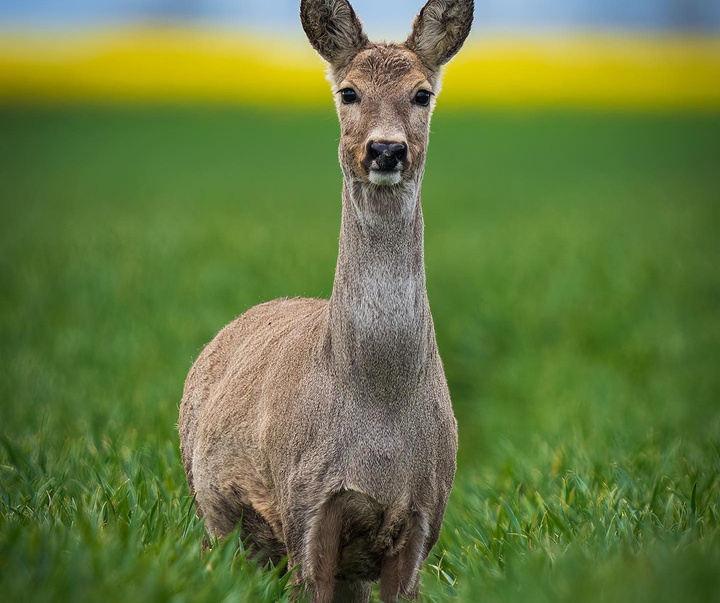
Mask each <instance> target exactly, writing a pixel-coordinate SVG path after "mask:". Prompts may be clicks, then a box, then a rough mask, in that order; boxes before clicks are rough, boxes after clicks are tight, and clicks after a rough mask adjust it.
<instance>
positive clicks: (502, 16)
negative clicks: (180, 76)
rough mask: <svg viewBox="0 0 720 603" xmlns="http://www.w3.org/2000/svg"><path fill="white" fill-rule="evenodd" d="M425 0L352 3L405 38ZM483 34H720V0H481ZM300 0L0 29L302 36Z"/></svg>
mask: <svg viewBox="0 0 720 603" xmlns="http://www.w3.org/2000/svg"><path fill="white" fill-rule="evenodd" d="M422 4H423V0H354V1H353V5H354V6H355V8H356V9H357V11H358V13H359V14H360V16H361V17H362V19H363V21H364V22H365V24H366V28H367V29H368V32H369V33H370V34H371V37H372V36H374V37H378V36H391V37H395V38H399V37H402V36H404V35H405V34H406V33H407V31H408V28H409V24H410V21H411V19H412V16H413V15H414V14H415V13H416V12H417V11H418V10H419V9H420V7H421V6H422ZM475 4H476V11H475V13H476V15H475V20H476V25H477V28H476V29H478V30H482V29H500V30H512V29H526V28H541V29H564V28H587V27H590V28H592V27H609V28H616V29H617V28H631V29H664V28H677V27H681V28H682V27H684V28H691V29H700V30H702V29H705V30H714V31H715V32H720V0H476V3H475ZM298 5H299V0H2V1H0V27H3V26H5V27H30V28H32V27H48V26H57V27H64V26H83V25H103V24H113V23H123V22H133V21H148V20H177V19H180V20H186V19H187V20H195V21H201V22H210V23H221V24H225V25H231V26H235V25H237V26H245V27H252V28H259V29H262V30H277V31H297V27H298V17H297V13H298Z"/></svg>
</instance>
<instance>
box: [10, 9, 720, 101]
mask: <svg viewBox="0 0 720 603" xmlns="http://www.w3.org/2000/svg"><path fill="white" fill-rule="evenodd" d="M297 4H298V3H297V2H294V1H290V0H274V1H272V2H253V1H251V0H234V1H233V0H176V1H171V0H105V1H102V2H90V1H87V0H69V1H67V2H53V1H51V0H29V1H21V0H6V1H5V2H3V3H2V5H0V100H2V99H5V100H13V99H14V100H29V101H35V102H38V101H43V100H52V99H59V100H67V99H96V100H97V99H101V100H105V101H107V100H110V101H112V100H118V99H121V100H134V101H137V100H141V101H147V100H153V101H157V100H161V101H166V100H173V101H176V102H177V101H180V102H182V101H196V100H201V101H224V102H242V103H255V104H266V103H272V102H278V100H277V97H278V95H281V94H282V90H283V89H285V88H287V87H288V86H292V87H293V88H294V93H293V95H294V98H295V101H296V102H302V103H306V104H308V103H309V104H314V103H315V104H316V103H318V102H322V101H323V100H325V99H326V98H327V96H326V89H325V84H324V82H323V81H322V77H321V76H320V75H318V69H317V66H318V64H319V60H318V59H317V58H316V57H315V56H314V55H313V53H312V51H311V50H310V48H309V47H308V45H307V43H306V42H305V41H304V39H303V36H302V30H301V28H300V26H299V19H298V6H297ZM355 5H356V8H357V10H358V12H359V13H360V14H361V15H362V19H363V21H364V23H365V25H366V28H367V30H368V32H369V34H370V36H371V38H376V39H378V38H381V39H382V38H388V39H395V40H402V39H404V38H405V37H406V35H407V33H408V32H409V24H410V22H411V20H412V17H413V16H414V14H416V12H417V11H418V10H419V8H420V5H421V2H414V1H411V0H403V1H396V2H378V1H374V0H358V1H357V2H356V3H355ZM718 32H720V2H717V1H716V0H637V1H634V2H621V1H616V0H603V1H600V2H598V1H593V0H575V1H571V0H544V1H542V0H512V1H502V0H489V1H487V2H477V3H476V11H475V28H474V32H473V35H472V40H471V42H472V43H471V44H470V45H469V47H468V48H467V49H466V50H465V52H463V54H462V55H460V57H459V58H458V60H457V61H456V62H455V63H454V64H453V67H452V68H451V69H450V71H449V77H450V78H451V81H452V85H450V86H448V87H447V88H448V90H449V92H448V94H447V97H448V100H447V102H448V103H450V104H465V105H467V104H470V105H477V104H485V105H496V106H497V105H507V104H512V105H518V104H531V105H537V104H545V105H547V104H551V105H552V104H558V103H561V104H584V105H595V106H597V105H600V106H608V105H611V106H616V107H627V106H638V105H640V106H708V105H712V106H717V105H718V104H720V75H719V74H720V44H719V43H718V40H717V34H718Z"/></svg>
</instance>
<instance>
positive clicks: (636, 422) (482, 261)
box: [0, 107, 720, 603]
mask: <svg viewBox="0 0 720 603" xmlns="http://www.w3.org/2000/svg"><path fill="white" fill-rule="evenodd" d="M433 130H434V133H433V138H432V143H431V150H430V157H429V164H428V171H427V176H426V180H425V187H424V210H425V215H426V258H427V263H428V282H429V295H430V300H431V304H432V307H433V316H434V319H435V325H436V330H437V333H438V339H439V345H440V349H441V353H442V354H443V358H444V361H445V366H446V372H447V376H448V380H449V383H450V389H451V392H452V394H453V401H454V405H455V409H456V414H457V417H458V421H459V424H460V456H459V470H458V476H457V480H456V485H455V488H454V490H453V494H452V496H451V499H450V504H449V507H448V511H447V515H446V520H445V524H444V529H443V533H442V535H441V539H440V542H439V543H438V546H437V547H436V549H435V550H434V552H433V554H432V555H431V557H430V558H429V560H428V562H427V564H426V567H425V569H424V572H423V588H422V596H421V599H422V600H423V601H477V600H483V601H498V602H503V601H548V602H550V601H553V602H554V601H578V600H579V601H608V602H612V601H624V600H628V601H629V600H632V601H678V600H682V601H703V602H704V601H712V600H720V595H719V594H718V593H720V577H719V576H718V572H717V568H718V567H720V526H719V520H720V403H719V402H720V400H719V394H720V371H718V370H717V359H718V358H719V357H720V305H718V300H720V271H718V268H717V267H718V262H719V261H720V238H718V236H717V232H718V228H719V227H720V205H719V204H718V202H719V201H720V197H719V196H718V191H719V190H720V177H719V176H718V172H717V165H718V160H719V159H720V117H718V115H716V114H689V113H688V114H662V115H661V114H654V115H649V114H648V115H643V114H621V113H593V112H551V111H548V112H542V113H538V114H532V113H517V112H515V113H503V112H472V111H465V112H455V113H453V112H444V111H443V109H442V107H441V108H440V109H439V113H438V115H437V116H436V118H435V120H434V122H433ZM0 131H2V133H3V135H2V140H3V143H2V144H1V145H0V208H1V210H2V216H3V218H2V220H0V363H1V364H2V367H3V368H2V372H1V373H0V592H2V593H3V599H4V600H6V601H59V600H73V601H78V602H80V601H97V600H107V601H136V600H147V601H172V602H173V603H180V602H182V601H204V600H208V601H210V600H212V601H248V602H257V601H275V600H286V599H287V592H286V591H285V588H284V587H285V584H286V581H287V577H286V576H283V572H282V569H283V568H277V569H274V570H270V571H268V570H264V569H261V568H257V567H255V566H254V565H253V564H252V563H251V562H248V561H247V560H246V559H245V556H244V552H243V547H242V543H239V542H238V539H237V538H229V539H228V540H227V541H225V542H223V543H219V544H218V545H217V546H216V547H215V548H214V549H213V550H212V551H210V552H204V553H203V552H201V545H202V539H203V537H204V531H203V527H202V524H201V522H199V521H198V520H197V519H196V518H195V517H194V513H193V509H192V501H191V500H190V498H189V496H188V491H187V486H186V484H185V477H184V473H183V471H182V468H181V465H180V461H179V453H178V441H177V434H176V429H175V423H176V421H177V406H178V402H179V399H180V394H181V390H182V383H183V379H184V377H185V374H186V373H187V370H188V369H189V366H190V363H191V361H192V359H193V358H194V357H195V356H196V355H197V353H198V351H199V349H200V348H201V346H202V345H203V344H204V343H206V342H207V341H208V340H209V339H211V338H212V337H213V335H214V334H215V333H216V332H217V330H218V329H219V328H220V327H221V326H223V325H224V324H226V323H227V322H228V321H229V320H230V319H232V318H233V317H234V316H235V315H237V314H238V313H240V312H241V311H242V310H243V309H245V308H247V307H248V306H250V305H253V304H255V303H258V302H260V301H262V300H267V299H271V298H273V297H278V296H283V295H312V296H327V295H328V294H329V292H330V290H331V286H332V276H333V269H334V263H335V254H336V250H337V249H336V247H337V231H338V226H339V209H340V208H339V170H338V168H337V165H336V158H335V151H334V147H335V145H336V141H337V136H338V134H337V125H336V123H335V118H334V116H333V115H332V113H331V112H330V110H329V109H328V111H325V112H314V111H307V112H304V113H298V114H286V115H283V114H281V113H279V112H262V111H249V110H243V109H229V108H227V109H219V108H215V109H203V108H194V109H179V108H175V109H172V110H168V109H161V108H157V109H141V108H135V109H122V108H116V109H112V108H105V109H102V110H100V109H80V108H75V109H72V108H66V109H44V110H39V109H23V108H7V107H6V108H4V109H2V110H0Z"/></svg>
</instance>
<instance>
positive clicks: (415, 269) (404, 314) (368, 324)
mask: <svg viewBox="0 0 720 603" xmlns="http://www.w3.org/2000/svg"><path fill="white" fill-rule="evenodd" d="M456 4H458V3H452V2H448V3H438V2H436V1H435V0H431V2H430V3H429V4H428V6H431V5H432V6H434V7H435V9H433V10H436V9H437V10H440V9H442V10H444V9H443V8H442V6H440V7H439V8H438V5H443V6H444V5H451V6H450V8H448V9H447V10H451V9H452V10H454V9H456V8H457V7H456ZM464 4H469V5H471V4H472V3H471V2H469V3H464ZM424 11H427V7H426V8H425V9H424ZM301 14H302V15H303V25H304V27H305V30H306V32H307V33H308V37H309V38H310V42H311V43H312V45H313V46H314V47H315V48H316V49H317V50H318V52H320V53H321V54H322V55H323V56H324V57H325V58H327V59H328V60H329V61H330V72H329V75H330V80H331V83H332V86H333V91H334V92H335V93H337V92H338V91H340V90H343V89H347V88H351V89H352V90H354V91H355V92H356V94H357V99H356V101H354V102H351V103H345V102H343V100H342V97H341V95H339V94H336V95H335V97H336V106H337V111H338V115H339V118H340V125H341V133H342V134H341V139H340V148H339V158H340V164H341V167H342V171H343V191H342V201H343V204H342V223H341V229H340V245H339V253H338V263H337V268H336V273H335V283H334V286H333V292H332V295H331V297H330V300H328V301H326V300H316V299H280V300H275V301H272V302H268V303H265V304H261V305H259V306H255V307H254V308H251V309H250V310H248V311H247V312H245V313H244V314H243V315H242V316H240V317H239V318H238V319H236V320H235V321H234V322H232V323H231V324H229V325H228V326H227V327H225V328H224V329H223V330H222V331H220V333H219V334H218V335H217V336H216V337H215V339H214V340H213V341H212V342H210V343H209V344H208V345H207V347H206V348H205V349H204V350H203V352H202V353H201V354H200V356H199V358H198V359H197V361H196V362H195V364H194V365H193V367H192V369H191V370H190V373H189V375H188V377H187V380H186V383H185V390H184V394H183V400H182V404H181V407H180V421H179V429H180V441H181V449H182V458H183V463H184V466H185V470H186V473H187V477H188V483H189V485H190V489H191V491H192V492H193V493H194V494H195V496H196V503H197V508H198V513H199V514H201V515H203V516H204V517H205V520H206V525H207V527H208V529H209V530H210V531H211V532H212V533H214V534H216V535H219V536H224V535H225V534H227V533H229V532H230V531H232V530H233V529H234V528H235V527H236V526H237V525H238V524H239V523H241V524H242V533H243V537H245V538H248V539H249V541H250V542H251V543H252V545H253V547H254V549H255V551H256V553H257V555H259V556H260V557H261V558H262V559H271V560H273V561H275V562H277V561H279V560H280V558H281V557H282V556H284V555H288V556H289V563H290V566H298V571H297V572H296V576H297V577H298V579H299V580H303V581H304V582H305V584H306V586H307V588H308V590H309V592H310V593H311V594H312V597H313V601H314V602H315V603H325V602H328V603H329V602H331V601H337V602H341V601H342V602H349V603H353V602H363V603H365V602H367V601H368V600H369V597H370V589H371V585H372V582H373V581H376V580H378V579H379V580H380V581H381V596H382V599H383V601H385V602H389V601H394V600H396V599H397V598H398V597H407V598H414V597H416V595H417V588H418V569H419V568H420V566H421V564H422V562H423V560H424V559H425V558H426V557H427V555H428V553H429V551H430V549H431V547H432V546H433V544H434V543H435V542H436V540H437V538H438V535H439V532H440V526H441V523H442V517H443V513H444V510H445V504H446V501H447V498H448V495H449V493H450V489H451V487H452V482H453V478H454V474H455V457H456V452H457V427H456V423H455V418H454V416H453V412H452V406H451V403H450V396H449V392H448V388H447V383H446V380H445V375H444V372H443V367H442V363H441V360H440V356H439V353H438V349H437V344H436V341H435V332H434V328H433V323H432V317H431V315H430V306H429V303H428V299H427V293H426V287H425V265H424V259H423V219H422V209H421V204H420V184H421V181H422V176H423V171H424V165H425V154H426V149H427V143H428V133H429V127H430V115H431V113H432V109H433V106H434V97H433V100H432V102H430V103H429V105H427V106H425V105H421V104H419V103H417V102H415V100H414V99H415V98H416V95H417V92H418V90H425V91H428V92H431V93H433V95H434V94H435V93H437V91H438V88H439V85H440V75H439V72H438V69H437V67H436V68H431V67H429V66H428V63H427V62H426V60H425V59H421V58H420V57H419V56H418V54H417V53H416V52H414V51H412V50H410V49H409V48H408V47H407V46H406V45H402V44H401V45H398V44H370V43H369V42H367V38H366V37H365V34H364V33H362V28H361V26H360V24H359V21H358V20H357V17H356V16H355V13H354V12H353V11H352V9H351V8H350V5H349V4H348V3H347V2H346V1H345V0H335V1H332V0H304V1H303V2H302V5H301ZM433 14H434V13H433ZM441 20H442V19H441ZM450 21H452V19H450ZM423 23H425V21H424V18H423V17H422V13H421V15H420V17H418V24H417V25H416V28H417V27H421V28H424V30H425V31H428V26H427V23H425V24H424V25H423ZM468 27H469V24H468ZM433 31H434V30H433ZM424 35H426V34H423V32H422V31H419V32H418V31H416V32H415V33H414V34H411V37H413V36H415V39H416V42H417V43H423V44H426V42H422V40H423V37H424ZM433 35H434V34H433ZM463 39H464V36H463ZM456 50H457V48H455V49H454V51H456ZM454 51H453V52H454ZM446 52H447V51H445V53H446ZM379 142H383V143H387V144H393V145H403V146H404V147H405V148H406V152H405V153H404V154H403V155H402V161H399V162H398V165H397V166H395V167H392V169H393V170H395V172H393V173H397V174H399V182H398V183H397V184H392V185H383V184H376V183H374V182H373V180H372V179H371V177H370V176H371V174H370V171H371V170H372V169H373V168H372V161H370V160H369V158H368V154H369V153H370V149H371V147H372V144H373V143H379ZM386 168H387V169H384V171H383V170H380V172H381V174H382V173H387V172H388V170H389V169H390V167H389V166H386Z"/></svg>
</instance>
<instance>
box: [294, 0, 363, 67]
mask: <svg viewBox="0 0 720 603" xmlns="http://www.w3.org/2000/svg"><path fill="white" fill-rule="evenodd" d="M300 21H301V22H302V26H303V29H304V30H305V34H306V35H307V37H308V40H310V44H312V46H313V48H314V49H315V50H317V52H318V54H320V56H321V57H322V58H324V59H325V60H326V61H327V62H328V63H330V65H332V66H333V67H335V68H337V67H343V66H344V65H345V64H347V63H348V62H349V61H350V59H352V58H353V57H354V56H355V55H356V54H357V53H358V52H360V51H361V50H362V49H363V48H365V47H366V46H367V45H368V44H369V41H368V38H367V36H366V35H365V32H364V31H363V27H362V23H360V19H358V17H357V15H356V14H355V11H354V10H353V9H352V6H350V3H349V2H348V1H347V0H302V2H300Z"/></svg>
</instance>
